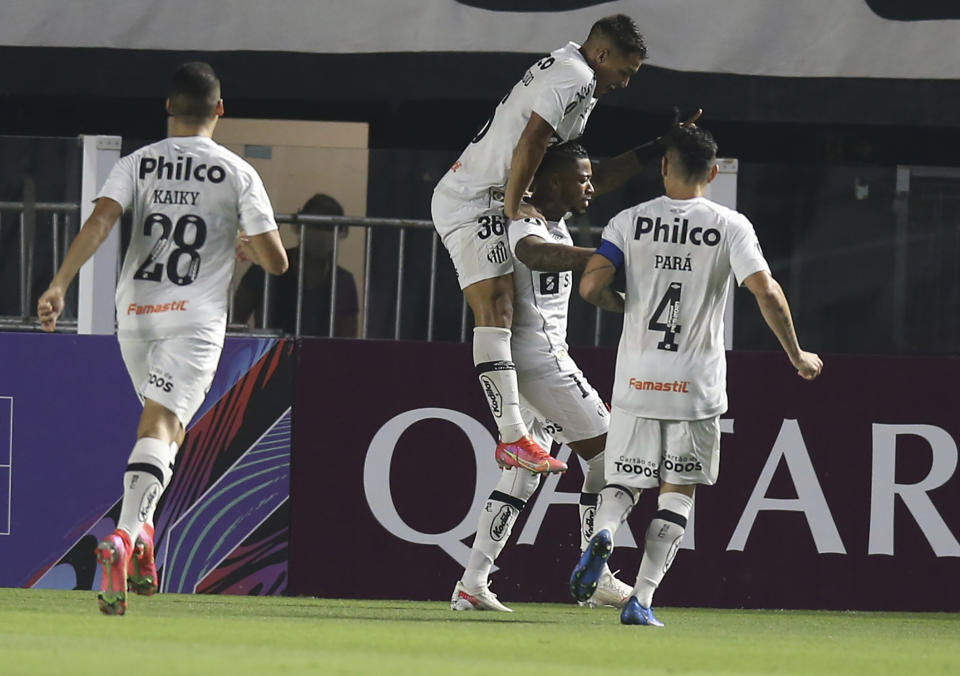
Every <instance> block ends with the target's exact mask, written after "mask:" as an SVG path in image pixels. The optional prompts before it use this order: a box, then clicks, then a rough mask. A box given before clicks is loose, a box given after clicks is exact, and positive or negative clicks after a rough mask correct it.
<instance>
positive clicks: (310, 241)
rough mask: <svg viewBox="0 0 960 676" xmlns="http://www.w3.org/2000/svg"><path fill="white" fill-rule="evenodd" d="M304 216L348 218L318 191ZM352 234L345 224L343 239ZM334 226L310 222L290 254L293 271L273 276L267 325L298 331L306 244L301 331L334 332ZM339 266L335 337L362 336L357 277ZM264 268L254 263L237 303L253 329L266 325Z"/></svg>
mask: <svg viewBox="0 0 960 676" xmlns="http://www.w3.org/2000/svg"><path fill="white" fill-rule="evenodd" d="M299 213H300V214H304V215H306V214H309V215H326V216H343V207H342V206H340V203H339V202H337V200H335V199H334V198H332V197H330V196H329V195H326V194H324V193H317V194H316V195H314V196H313V197H311V198H310V199H309V200H307V203H306V204H304V205H303V208H302V209H300V212H299ZM347 234H348V228H347V226H340V229H339V236H340V238H341V239H343V238H345V237H346V236H347ZM333 242H334V230H333V226H330V225H310V224H307V225H306V228H305V233H304V239H303V241H302V242H301V243H300V245H299V246H298V247H294V248H293V249H289V250H288V252H287V255H288V258H289V259H290V269H289V270H288V271H287V272H286V273H285V274H283V275H281V276H279V277H274V278H272V279H271V280H270V307H269V314H268V316H267V320H268V321H267V327H268V328H274V329H282V330H283V332H284V333H288V334H293V333H294V332H295V329H296V320H297V279H298V278H299V274H300V273H299V269H300V247H303V262H304V267H303V305H302V310H301V314H300V335H305V336H329V335H330V282H331V268H332V267H334V265H333ZM335 267H336V273H335V274H336V278H337V289H336V307H335V309H334V311H335V315H334V324H333V335H334V336H336V337H338V338H356V337H357V335H358V327H359V322H358V314H359V304H358V302H357V284H356V282H355V281H354V278H353V275H352V274H351V273H350V272H349V271H347V270H345V269H344V268H342V267H340V266H339V265H337V266H335ZM263 275H264V272H263V269H262V268H260V267H259V266H253V267H251V268H250V269H249V270H248V271H247V273H246V274H245V275H244V276H243V279H242V280H241V281H240V286H239V288H238V289H237V297H236V300H235V303H234V317H235V318H237V321H239V322H241V323H244V324H248V325H249V326H251V327H259V326H263V281H264V278H263Z"/></svg>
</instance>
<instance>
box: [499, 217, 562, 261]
mask: <svg viewBox="0 0 960 676" xmlns="http://www.w3.org/2000/svg"><path fill="white" fill-rule="evenodd" d="M530 235H536V236H537V237H540V238H541V239H543V240H545V241H547V242H550V241H552V240H551V238H550V233H549V232H548V231H547V225H546V223H544V222H543V221H541V220H539V219H536V218H524V219H523V220H519V221H510V223H509V224H508V225H507V238H508V239H509V240H510V253H512V254H513V255H514V256H516V255H517V242H519V241H520V240H521V239H523V238H524V237H529V236H530Z"/></svg>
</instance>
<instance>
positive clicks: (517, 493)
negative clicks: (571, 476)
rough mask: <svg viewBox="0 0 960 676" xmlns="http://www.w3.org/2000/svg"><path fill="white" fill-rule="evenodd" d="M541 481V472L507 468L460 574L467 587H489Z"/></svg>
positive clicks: (488, 505) (489, 501) (478, 523)
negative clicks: (492, 572) (496, 563)
mask: <svg viewBox="0 0 960 676" xmlns="http://www.w3.org/2000/svg"><path fill="white" fill-rule="evenodd" d="M539 485H540V475H539V474H533V473H532V472H528V471H527V470H525V469H520V468H519V467H518V468H515V469H504V470H502V471H501V472H500V481H498V482H497V485H496V487H495V488H494V489H493V491H492V492H491V493H490V497H489V498H487V502H486V504H485V505H484V507H483V511H481V512H480V518H479V519H478V522H477V534H476V536H475V537H474V539H473V547H472V548H471V550H470V558H469V560H468V562H467V567H466V569H465V570H464V571H463V577H462V578H460V579H461V581H462V582H463V584H464V586H466V587H467V589H468V590H476V589H479V588H481V587H486V585H487V578H488V577H489V576H490V569H491V568H492V567H493V562H494V561H495V560H496V559H497V556H499V555H500V552H502V551H503V548H504V547H505V546H506V544H507V540H509V539H510V533H511V532H513V524H514V523H516V521H517V517H518V516H520V512H521V511H522V510H523V508H524V507H525V506H526V504H527V500H529V499H530V496H531V495H533V492H534V491H535V490H537V486H539Z"/></svg>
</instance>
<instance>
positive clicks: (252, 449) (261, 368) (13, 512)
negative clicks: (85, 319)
mask: <svg viewBox="0 0 960 676" xmlns="http://www.w3.org/2000/svg"><path fill="white" fill-rule="evenodd" d="M0 353H2V354H3V355H4V358H3V360H2V362H0V486H2V488H0V586H17V587H20V586H23V587H43V588H53V589H93V588H98V587H99V574H100V572H99V569H98V567H97V565H96V561H95V558H94V553H93V551H94V546H95V544H96V541H97V539H98V538H100V537H102V536H103V535H106V534H107V533H109V532H110V531H112V530H113V529H114V527H115V525H116V519H117V517H118V516H119V510H120V501H119V500H120V497H121V487H122V484H121V479H122V475H123V468H124V467H125V465H126V461H127V457H128V456H129V453H130V449H131V447H132V445H133V441H134V440H135V438H136V427H137V420H138V418H139V415H140V405H139V403H138V401H137V398H136V396H135V394H134V391H133V387H132V385H131V383H130V380H129V377H128V376H127V373H126V370H125V368H124V366H123V362H122V360H121V358H120V350H119V347H118V345H117V341H116V339H115V338H113V337H111V336H65V335H52V336H38V335H36V334H19V333H0ZM292 377H293V343H292V342H290V341H278V340H273V339H228V340H227V342H226V345H225V346H224V351H223V355H222V357H221V360H220V365H219V368H218V371H217V375H216V378H215V379H214V382H213V384H212V386H211V388H210V392H209V393H208V394H207V398H206V400H205V401H204V404H203V406H202V407H201V408H200V410H199V411H198V412H197V415H196V416H195V417H194V420H193V422H192V424H191V427H190V429H189V431H188V434H187V438H186V440H185V442H184V445H183V448H181V449H180V452H179V454H178V457H177V469H176V472H175V473H174V478H173V481H172V482H171V484H170V486H169V487H168V488H167V490H166V492H165V494H164V496H163V498H162V499H161V501H160V503H159V506H158V509H157V513H156V516H155V520H156V528H157V539H156V545H157V563H158V568H159V570H160V584H161V590H162V591H181V592H192V591H199V592H228V593H242V594H273V593H282V592H283V591H284V590H285V588H286V579H287V555H286V554H287V533H288V523H289V511H288V498H289V467H290V407H291V391H292ZM8 438H9V444H7V443H6V442H7V439H8ZM7 524H9V527H7Z"/></svg>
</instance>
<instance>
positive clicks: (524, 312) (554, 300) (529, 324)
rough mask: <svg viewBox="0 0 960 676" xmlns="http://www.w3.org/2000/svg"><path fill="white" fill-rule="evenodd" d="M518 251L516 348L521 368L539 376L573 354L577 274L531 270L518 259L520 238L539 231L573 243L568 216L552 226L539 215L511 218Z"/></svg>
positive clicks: (512, 245)
mask: <svg viewBox="0 0 960 676" xmlns="http://www.w3.org/2000/svg"><path fill="white" fill-rule="evenodd" d="M507 235H508V237H509V239H510V251H511V253H513V257H514V263H513V289H514V298H513V326H512V328H511V331H512V337H511V339H510V349H511V352H512V353H513V362H514V363H515V364H516V366H517V372H518V373H522V374H525V375H527V374H529V375H533V376H537V375H543V374H545V373H550V372H555V371H556V370H557V368H558V367H559V364H558V362H559V361H563V360H566V359H567V358H568V357H567V313H568V310H569V307H570V290H571V288H572V286H573V273H572V272H570V271H569V270H566V271H564V272H540V271H537V270H531V269H530V268H528V267H527V266H526V265H524V264H523V262H522V261H521V260H520V259H519V258H517V242H519V241H520V240H521V239H523V238H524V237H527V236H529V235H536V236H537V237H540V238H542V239H543V240H544V241H547V242H555V243H557V244H566V245H568V246H571V245H573V239H572V238H571V237H570V232H569V231H568V230H567V226H566V224H565V223H564V222H563V219H560V220H559V221H549V222H547V224H546V225H544V224H543V222H542V221H539V220H537V219H530V218H525V219H523V220H519V221H510V224H509V225H508V228H507Z"/></svg>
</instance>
